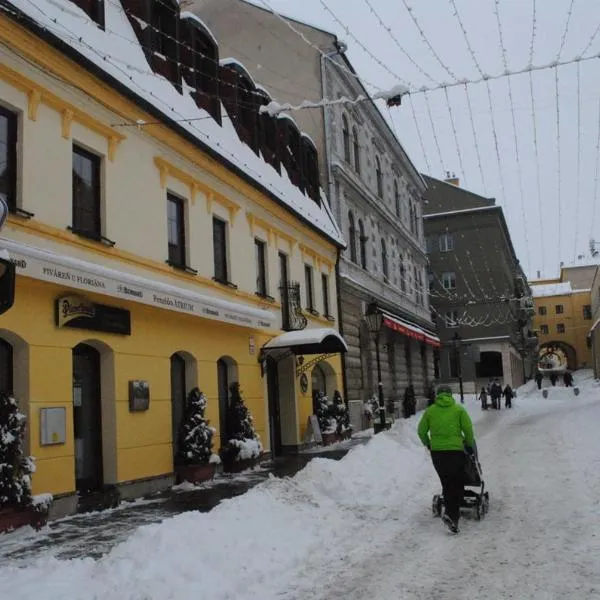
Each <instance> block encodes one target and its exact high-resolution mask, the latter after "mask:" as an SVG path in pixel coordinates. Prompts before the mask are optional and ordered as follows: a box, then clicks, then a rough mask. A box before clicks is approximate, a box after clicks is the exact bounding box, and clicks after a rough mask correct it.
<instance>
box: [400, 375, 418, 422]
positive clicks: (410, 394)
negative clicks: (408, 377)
mask: <svg viewBox="0 0 600 600" xmlns="http://www.w3.org/2000/svg"><path fill="white" fill-rule="evenodd" d="M402 409H403V413H404V418H405V419H408V418H409V417H410V416H412V415H414V414H416V413H417V397H416V396H415V388H414V386H413V384H412V383H411V384H410V385H408V386H407V387H406V390H405V391H404V400H403V402H402Z"/></svg>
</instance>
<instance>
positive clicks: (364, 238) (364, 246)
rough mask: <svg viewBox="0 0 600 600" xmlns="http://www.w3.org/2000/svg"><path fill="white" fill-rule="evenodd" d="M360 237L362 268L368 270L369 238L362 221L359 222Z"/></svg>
mask: <svg viewBox="0 0 600 600" xmlns="http://www.w3.org/2000/svg"><path fill="white" fill-rule="evenodd" d="M358 235H359V242H360V266H361V267H362V268H363V269H366V268H367V236H366V235H365V226H364V225H363V222H362V220H361V219H359V220H358Z"/></svg>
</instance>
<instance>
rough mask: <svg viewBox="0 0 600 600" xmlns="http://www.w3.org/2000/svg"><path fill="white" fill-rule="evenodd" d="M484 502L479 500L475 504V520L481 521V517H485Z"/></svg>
mask: <svg viewBox="0 0 600 600" xmlns="http://www.w3.org/2000/svg"><path fill="white" fill-rule="evenodd" d="M483 514H484V512H483V502H477V504H476V505H475V520H476V521H481V517H483Z"/></svg>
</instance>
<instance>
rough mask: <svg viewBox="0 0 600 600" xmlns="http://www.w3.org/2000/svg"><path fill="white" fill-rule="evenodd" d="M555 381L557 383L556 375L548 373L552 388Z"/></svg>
mask: <svg viewBox="0 0 600 600" xmlns="http://www.w3.org/2000/svg"><path fill="white" fill-rule="evenodd" d="M557 381H558V375H557V374H556V373H554V372H552V373H550V383H551V384H552V387H554V386H555V385H556V382H557Z"/></svg>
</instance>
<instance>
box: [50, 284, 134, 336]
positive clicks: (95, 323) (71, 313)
mask: <svg viewBox="0 0 600 600" xmlns="http://www.w3.org/2000/svg"><path fill="white" fill-rule="evenodd" d="M56 326H57V327H73V328H75V329H87V330H89V331H102V332H104V333H118V334H121V335H131V314H130V312H129V311H128V310H126V309H124V308H116V307H114V306H106V305H104V304H97V303H93V302H90V301H89V300H88V299H87V298H83V297H82V296H77V295H75V294H69V295H67V296H60V297H59V298H57V299H56Z"/></svg>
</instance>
